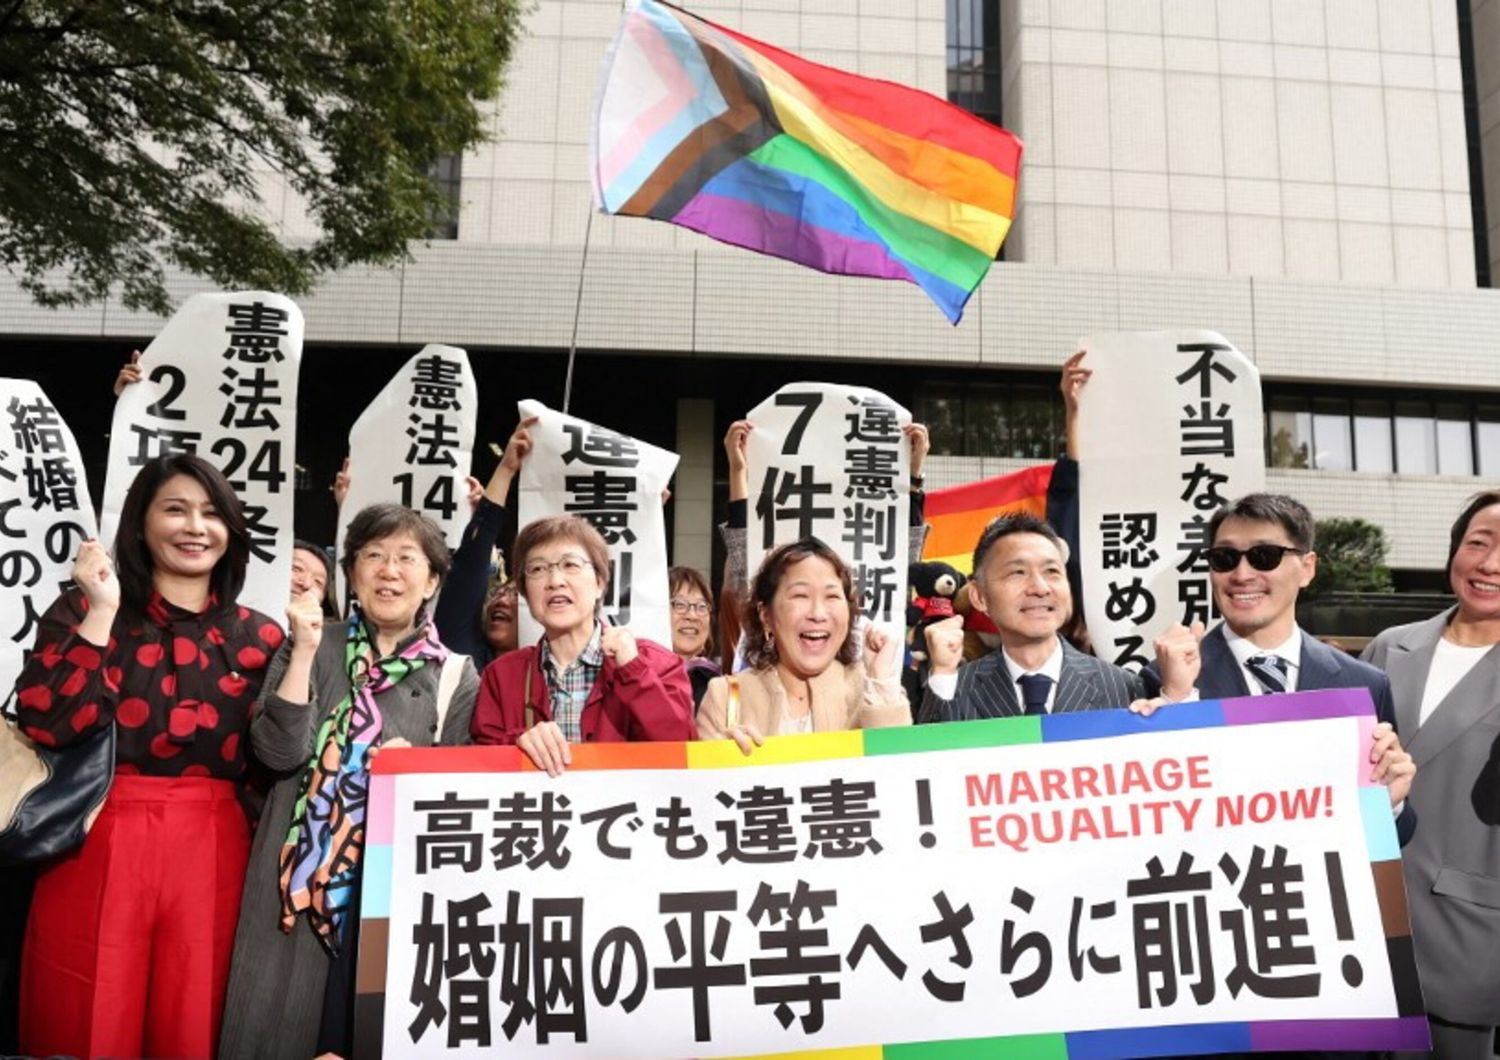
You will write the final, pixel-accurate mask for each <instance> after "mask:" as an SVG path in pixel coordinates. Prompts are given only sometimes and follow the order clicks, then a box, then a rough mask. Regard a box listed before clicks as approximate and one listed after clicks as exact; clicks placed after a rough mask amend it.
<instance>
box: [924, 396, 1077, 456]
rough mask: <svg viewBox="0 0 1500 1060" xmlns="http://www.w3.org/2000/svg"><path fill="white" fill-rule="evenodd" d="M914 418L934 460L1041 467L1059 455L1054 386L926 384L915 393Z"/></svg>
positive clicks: (1061, 442)
mask: <svg viewBox="0 0 1500 1060" xmlns="http://www.w3.org/2000/svg"><path fill="white" fill-rule="evenodd" d="M916 413H917V419H918V420H920V421H921V422H922V423H925V424H927V430H928V434H929V436H930V438H931V440H932V452H933V453H934V454H935V455H937V456H991V457H1010V458H1014V459H1022V460H1037V461H1044V460H1055V459H1057V456H1058V454H1059V453H1061V452H1062V451H1063V446H1064V439H1063V437H1062V432H1063V408H1062V399H1061V397H1060V396H1059V395H1058V393H1057V388H1056V387H1055V386H1053V385H1047V384H1043V383H1032V382H1024V383H1023V382H1017V383H1010V384H1002V385H977V386H976V385H969V386H960V385H958V384H956V383H930V384H925V385H923V386H922V387H921V388H920V389H919V390H918V391H917V400H916Z"/></svg>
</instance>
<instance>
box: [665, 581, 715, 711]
mask: <svg viewBox="0 0 1500 1060" xmlns="http://www.w3.org/2000/svg"><path fill="white" fill-rule="evenodd" d="M667 587H668V589H669V590H670V592H671V594H672V650H673V651H675V652H676V653H677V657H678V658H679V659H681V660H682V665H683V666H685V667H686V668H687V674H688V681H689V682H691V683H692V686H693V712H694V713H695V714H696V713H697V711H698V705H699V704H700V703H702V702H703V693H705V692H707V691H708V683H709V682H710V681H712V680H713V679H714V678H715V677H718V676H719V675H720V674H722V673H723V672H724V671H723V669H722V668H720V666H719V664H718V663H717V662H715V661H714V660H713V658H712V656H711V655H710V654H709V653H710V652H712V651H713V641H714V635H713V630H714V594H713V590H712V589H710V588H709V587H708V579H706V578H705V577H703V575H702V574H700V573H698V572H697V571H695V570H694V569H693V568H692V567H673V568H672V569H671V570H669V571H667Z"/></svg>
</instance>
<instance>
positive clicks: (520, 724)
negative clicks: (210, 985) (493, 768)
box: [474, 515, 693, 776]
mask: <svg viewBox="0 0 1500 1060" xmlns="http://www.w3.org/2000/svg"><path fill="white" fill-rule="evenodd" d="M512 551H513V552H514V553H515V560H516V570H517V571H519V572H520V576H521V584H522V588H523V591H524V593H525V598H526V606H527V607H528V608H530V610H531V615H532V617H533V618H535V619H536V621H537V622H538V623H540V625H541V627H542V639H541V640H540V641H539V642H538V643H536V644H528V645H525V646H523V647H521V648H518V649H517V650H516V651H513V652H511V653H509V654H508V655H503V656H501V657H500V658H498V659H496V660H495V661H494V662H492V663H490V665H489V666H488V667H486V668H485V671H484V675H483V678H482V680H481V683H480V690H479V703H478V705H477V706H476V707H475V708H474V742H475V743H477V744H515V745H516V746H518V747H520V749H521V750H522V751H524V752H525V753H526V756H527V757H528V758H530V759H531V760H532V762H533V763H535V764H536V766H537V768H538V769H543V770H546V772H547V773H548V774H549V775H551V776H557V775H558V774H560V773H561V772H562V771H563V770H564V769H565V768H566V767H567V766H568V765H569V764H570V763H571V761H572V752H571V751H570V750H569V748H570V745H572V744H576V743H593V742H601V743H608V742H619V741H631V742H638V741H650V740H691V739H692V738H693V699H692V690H691V687H690V686H689V684H688V678H687V672H686V671H685V670H684V669H683V665H682V660H681V659H680V658H678V657H677V656H676V655H675V654H673V653H672V652H671V651H669V650H667V649H666V648H664V647H662V646H661V645H659V644H653V643H652V642H651V641H649V640H645V639H642V638H637V637H635V636H633V635H632V634H631V632H630V630H628V629H626V628H625V627H623V626H606V625H604V624H603V622H602V621H601V620H600V618H599V610H600V607H601V605H602V602H603V598H604V590H605V589H606V587H607V586H608V584H609V550H608V548H607V546H606V545H605V543H604V538H603V537H601V536H600V535H599V531H598V530H596V529H594V527H593V525H592V524H590V523H589V522H587V521H586V520H583V519H580V518H578V517H577V516H572V515H560V516H551V517H548V518H545V519H537V520H535V521H534V522H531V523H528V524H527V525H526V527H525V528H523V529H522V530H521V532H520V533H519V534H517V535H516V544H515V547H514V549H513V550H512Z"/></svg>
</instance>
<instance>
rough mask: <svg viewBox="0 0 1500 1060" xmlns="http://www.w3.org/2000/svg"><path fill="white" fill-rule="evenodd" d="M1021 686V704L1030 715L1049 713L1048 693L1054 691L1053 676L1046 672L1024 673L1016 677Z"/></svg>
mask: <svg viewBox="0 0 1500 1060" xmlns="http://www.w3.org/2000/svg"><path fill="white" fill-rule="evenodd" d="M1016 683H1017V684H1019V685H1020V686H1021V704H1022V706H1023V707H1024V708H1025V711H1026V713H1027V714H1029V715H1033V716H1034V715H1038V714H1045V713H1047V693H1049V692H1051V691H1052V678H1050V677H1048V676H1047V675H1046V674H1022V675H1021V676H1020V677H1018V678H1016Z"/></svg>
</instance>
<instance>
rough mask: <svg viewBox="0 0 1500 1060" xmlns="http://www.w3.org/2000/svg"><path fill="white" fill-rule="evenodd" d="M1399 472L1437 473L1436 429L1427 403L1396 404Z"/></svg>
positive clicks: (1407, 473)
mask: <svg viewBox="0 0 1500 1060" xmlns="http://www.w3.org/2000/svg"><path fill="white" fill-rule="evenodd" d="M1396 470H1397V471H1399V472H1401V473H1402V474H1404V475H1435V474H1437V430H1436V424H1435V423H1434V422H1433V419H1432V406H1431V405H1430V404H1428V403H1427V402H1425V401H1398V402H1396Z"/></svg>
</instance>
